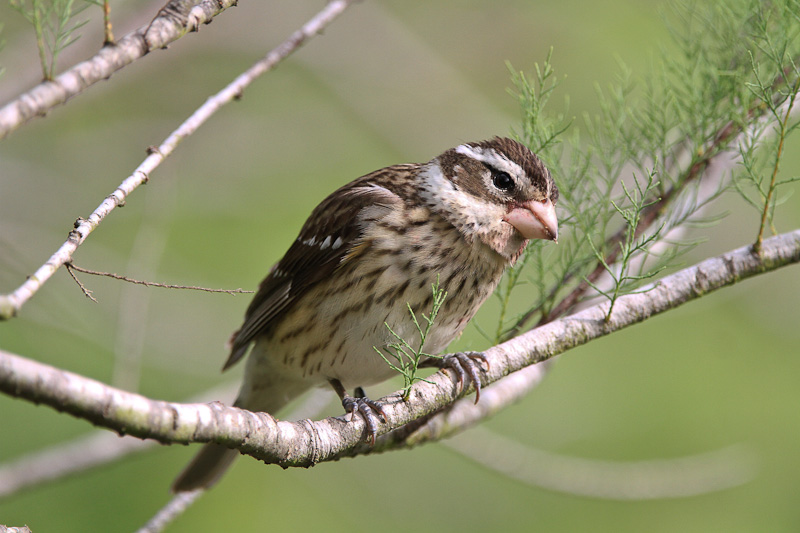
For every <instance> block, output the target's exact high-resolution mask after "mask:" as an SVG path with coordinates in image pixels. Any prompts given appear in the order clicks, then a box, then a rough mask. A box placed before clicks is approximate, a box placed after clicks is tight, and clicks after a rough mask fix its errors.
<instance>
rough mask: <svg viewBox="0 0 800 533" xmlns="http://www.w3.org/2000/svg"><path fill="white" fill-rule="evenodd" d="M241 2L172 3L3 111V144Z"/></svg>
mask: <svg viewBox="0 0 800 533" xmlns="http://www.w3.org/2000/svg"><path fill="white" fill-rule="evenodd" d="M236 3H237V0H213V1H212V0H202V1H200V2H197V1H188V0H170V2H168V3H167V5H165V6H164V7H162V8H161V9H160V10H159V11H158V14H156V16H155V18H154V19H153V20H152V21H151V22H150V23H149V24H147V25H146V26H142V27H141V28H138V29H137V30H134V31H133V32H131V33H129V34H128V35H126V36H125V37H123V38H122V39H120V40H119V41H118V42H117V43H116V44H108V45H106V46H104V47H103V48H101V49H100V51H99V52H97V54H95V56H94V57H92V58H91V59H87V60H86V61H83V62H81V63H78V64H77V65H75V66H73V67H72V68H70V69H69V70H67V71H66V72H64V73H63V74H61V75H59V76H58V77H56V78H55V79H54V80H52V81H44V82H42V83H40V84H39V85H37V86H36V87H34V88H32V89H31V90H29V91H28V92H26V93H23V94H21V95H20V96H18V97H17V98H16V99H15V100H12V101H11V102H9V103H8V104H6V105H5V106H3V107H2V109H0V140H2V139H4V138H6V137H7V136H9V135H10V134H11V133H12V132H13V131H14V130H16V129H17V128H19V127H20V126H22V125H23V124H25V123H26V122H28V121H29V120H31V119H33V118H35V117H37V116H44V115H46V114H47V112H48V111H50V110H51V109H53V108H54V107H56V106H58V105H61V104H63V103H65V102H66V101H67V100H69V99H70V98H72V97H73V96H76V95H78V94H80V93H81V92H83V91H84V90H86V89H88V88H89V87H91V86H92V85H94V84H95V83H97V82H98V81H102V80H105V79H108V78H109V77H110V76H111V75H112V74H113V73H114V72H116V71H118V70H120V69H122V68H123V67H125V66H127V65H130V64H131V63H133V62H134V61H136V60H137V59H139V58H141V57H143V56H145V55H147V54H149V53H150V52H152V51H153V50H158V49H160V48H165V47H166V46H167V45H169V44H170V43H172V42H174V41H177V40H178V39H179V38H181V37H183V36H184V35H185V34H186V33H187V32H190V31H198V30H199V29H200V25H201V24H208V23H210V22H211V20H212V19H213V18H214V17H215V16H217V15H218V14H220V13H222V12H223V11H224V10H225V9H227V8H229V7H231V6H233V5H236Z"/></svg>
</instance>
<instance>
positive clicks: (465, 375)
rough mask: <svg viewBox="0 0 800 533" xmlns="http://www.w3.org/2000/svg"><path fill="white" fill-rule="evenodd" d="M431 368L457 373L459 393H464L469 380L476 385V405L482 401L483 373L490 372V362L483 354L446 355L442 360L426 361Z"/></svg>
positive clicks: (460, 353) (461, 353)
mask: <svg viewBox="0 0 800 533" xmlns="http://www.w3.org/2000/svg"><path fill="white" fill-rule="evenodd" d="M426 362H427V363H430V364H431V366H435V367H438V368H440V369H445V368H449V369H452V370H453V371H454V372H455V373H456V378H457V380H458V381H457V383H456V386H457V387H458V390H459V391H463V390H464V387H465V382H466V380H467V379H469V380H471V381H472V383H473V384H474V385H475V403H478V400H480V399H481V371H484V372H487V371H488V370H489V360H488V359H487V358H486V355H485V354H483V353H482V352H458V353H454V354H449V355H445V356H443V357H442V358H432V359H428V361H426Z"/></svg>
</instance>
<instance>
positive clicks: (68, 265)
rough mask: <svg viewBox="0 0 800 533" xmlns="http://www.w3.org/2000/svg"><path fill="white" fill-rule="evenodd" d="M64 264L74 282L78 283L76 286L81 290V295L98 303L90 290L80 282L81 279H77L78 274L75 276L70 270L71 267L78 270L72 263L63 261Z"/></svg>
mask: <svg viewBox="0 0 800 533" xmlns="http://www.w3.org/2000/svg"><path fill="white" fill-rule="evenodd" d="M64 266H66V267H67V272H69V275H70V276H71V277H72V279H74V280H75V283H77V284H78V287H80V288H81V291H83V295H84V296H86V297H87V298H89V299H90V300H91V301H93V302H94V303H98V302H97V298H95V297H94V296H92V291H90V290H89V289H87V288H86V286H85V285H84V284H83V283H81V280H79V279H78V276H76V275H75V273H74V272H73V271H72V269H73V268H74V269H75V270H78V268H77V267H75V266H74V265H73V264H72V263H65V264H64Z"/></svg>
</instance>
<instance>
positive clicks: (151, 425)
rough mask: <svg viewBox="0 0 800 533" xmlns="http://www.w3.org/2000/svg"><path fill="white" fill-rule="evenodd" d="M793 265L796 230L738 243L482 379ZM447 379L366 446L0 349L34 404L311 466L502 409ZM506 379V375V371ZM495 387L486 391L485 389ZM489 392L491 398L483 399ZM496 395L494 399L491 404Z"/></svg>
mask: <svg viewBox="0 0 800 533" xmlns="http://www.w3.org/2000/svg"><path fill="white" fill-rule="evenodd" d="M797 262H800V230H795V231H793V232H789V233H785V234H782V235H779V236H777V237H773V238H771V239H768V240H765V241H764V243H763V247H762V250H761V255H760V256H759V255H756V254H754V253H753V251H752V248H751V247H749V246H748V247H743V248H740V249H738V250H734V251H732V252H729V253H727V254H724V255H722V256H719V257H715V258H711V259H707V260H705V261H703V262H701V263H699V264H697V265H695V266H694V267H691V268H687V269H685V270H681V271H680V272H677V273H675V274H672V275H670V276H667V277H665V278H663V279H662V280H660V281H658V282H656V283H655V284H653V285H652V287H651V288H650V290H647V291H646V292H641V293H636V294H629V295H625V296H622V297H620V298H619V299H618V300H617V302H616V304H615V311H614V313H613V314H612V316H611V320H610V321H606V320H605V316H606V314H607V312H608V309H607V307H608V305H609V304H608V302H603V303H601V304H598V305H595V306H593V307H590V308H588V309H586V310H584V311H581V312H580V313H577V314H575V315H571V316H569V317H565V318H562V319H559V320H555V321H553V322H551V323H549V324H546V325H544V326H542V327H540V328H538V329H536V330H533V331H530V332H528V333H526V334H524V335H521V336H519V337H517V338H514V339H512V340H510V341H508V342H505V343H503V344H500V345H498V346H495V347H492V348H490V349H489V350H487V351H486V356H487V358H488V359H489V361H490V365H491V368H490V370H489V371H488V372H487V373H486V376H485V381H484V383H485V384H490V383H494V382H496V381H498V380H500V379H502V378H504V377H505V376H508V375H509V374H511V373H513V372H517V371H519V370H521V369H523V368H525V367H528V366H529V365H533V364H536V363H540V362H542V361H546V360H547V359H549V358H551V357H553V356H555V355H558V354H560V353H563V352H565V351H566V350H568V349H570V348H574V347H576V346H578V345H582V344H585V343H587V342H589V341H590V340H592V339H595V338H598V337H602V336H605V335H608V334H609V333H612V332H614V331H617V330H619V329H622V328H624V327H627V326H629V325H632V324H636V323H638V322H641V321H643V320H646V319H647V318H649V317H651V316H653V315H656V314H659V313H662V312H664V311H667V310H670V309H674V308H676V307H678V306H680V305H682V304H684V303H686V302H689V301H692V300H694V299H696V298H699V297H701V296H704V295H706V294H708V293H710V292H712V291H714V290H717V289H719V288H722V287H725V286H728V285H732V284H734V283H736V282H738V281H741V280H743V279H746V278H749V277H751V276H754V275H756V274H760V273H763V272H769V271H772V270H775V269H777V268H780V267H782V266H786V265H789V264H793V263H797ZM455 379H456V378H455V376H451V375H449V374H445V373H442V372H438V373H436V374H434V375H433V376H431V378H430V380H429V381H430V382H429V383H425V382H420V383H418V384H417V385H415V386H414V387H413V389H412V391H411V396H410V400H409V401H403V400H401V399H400V396H399V393H397V394H393V395H390V396H388V397H386V398H384V401H386V407H385V412H386V419H387V424H385V425H384V426H383V427H382V428H381V433H384V434H385V433H387V432H388V431H390V430H392V429H395V428H400V427H401V426H404V425H405V424H408V423H409V422H413V421H415V420H418V419H421V418H423V417H428V416H429V415H431V414H432V413H436V414H435V415H434V416H432V417H430V419H429V420H427V421H426V423H425V424H423V425H421V426H420V425H419V424H417V425H416V426H417V427H414V430H415V431H413V432H411V433H409V432H408V431H403V430H400V431H397V432H394V433H390V434H388V435H386V436H384V437H381V439H379V442H378V443H377V444H376V446H375V447H374V448H370V447H369V446H366V445H365V444H363V443H362V432H363V430H364V423H363V421H362V420H361V418H360V417H357V418H355V419H354V420H353V421H351V422H347V421H345V420H343V419H341V418H327V419H324V420H321V421H317V422H312V421H310V420H301V421H298V422H288V421H280V422H279V421H277V420H275V419H274V418H273V417H272V416H270V415H269V414H266V413H252V412H249V411H245V410H242V409H238V408H235V407H227V406H224V405H222V404H219V403H211V404H179V403H172V402H163V401H157V400H151V399H149V398H145V397H144V396H141V395H139V394H134V393H130V392H125V391H122V390H119V389H115V388H112V387H109V386H107V385H104V384H102V383H100V382H98V381H95V380H92V379H89V378H85V377H82V376H79V375H77V374H73V373H71V372H67V371H64V370H59V369H57V368H53V367H51V366H48V365H44V364H41V363H37V362H35V361H31V360H28V359H25V358H22V357H19V356H16V355H13V354H10V353H8V352H4V351H0V390H2V391H3V392H5V393H6V394H9V395H11V396H16V397H19V398H23V399H26V400H29V401H32V402H35V403H44V404H46V405H49V406H51V407H53V408H55V409H56V410H59V411H64V412H68V413H71V414H73V415H75V416H77V417H79V418H83V419H85V420H88V421H90V422H92V423H94V424H96V425H98V426H102V427H106V428H109V429H112V430H115V431H117V432H119V433H121V434H130V435H132V436H135V437H139V438H151V439H156V440H158V441H161V442H164V443H189V442H216V443H219V444H222V445H225V446H229V447H233V448H237V449H239V450H240V451H241V452H242V453H245V454H248V455H251V456H253V457H255V458H257V459H260V460H262V461H265V462H267V463H275V464H278V465H281V466H283V467H290V466H304V467H307V466H312V465H314V464H316V463H318V462H320V461H327V460H331V459H336V458H338V457H341V456H345V455H356V454H361V453H370V452H373V451H382V450H386V449H391V448H396V447H400V446H408V445H410V444H417V443H420V442H425V441H428V440H435V439H440V438H442V437H444V436H446V435H449V434H452V433H454V432H456V431H460V430H462V429H464V428H465V427H467V426H469V425H471V424H474V423H476V422H478V421H480V420H481V419H482V418H484V417H485V416H487V414H489V413H492V412H494V411H496V410H497V409H499V408H500V407H502V406H503V405H504V404H503V402H504V401H506V402H507V400H503V396H502V395H499V396H492V395H489V394H484V395H482V400H481V403H480V404H479V405H476V406H472V407H470V406H468V405H466V404H467V401H460V402H457V403H456V404H455V405H454V406H452V407H451V408H449V409H446V410H442V409H443V408H445V407H447V406H449V405H450V404H452V403H453V402H454V401H455V400H456V398H457V396H458V395H457V393H456V391H455ZM510 379H514V378H513V377H511V378H510ZM496 389H497V388H495V387H492V388H489V389H487V390H486V392H487V393H489V392H490V391H494V390H496ZM493 398H494V400H493ZM493 401H496V402H498V403H492V402H493Z"/></svg>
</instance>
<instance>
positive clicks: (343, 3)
mask: <svg viewBox="0 0 800 533" xmlns="http://www.w3.org/2000/svg"><path fill="white" fill-rule="evenodd" d="M352 2H353V0H333V1H331V2H329V3H328V5H327V6H325V8H324V9H323V10H322V11H320V12H319V13H317V14H316V15H314V17H312V18H311V19H310V20H309V21H308V22H306V24H305V25H303V27H302V28H300V29H299V30H297V31H296V32H294V33H293V34H292V35H291V36H289V38H288V39H286V40H285V41H284V42H282V43H281V44H280V45H278V47H276V48H274V49H273V50H272V51H271V52H269V53H268V54H267V55H266V56H265V57H264V58H262V59H261V60H259V61H258V62H256V63H255V64H254V65H253V66H252V67H250V68H249V69H248V70H247V71H245V72H244V73H242V74H241V75H239V77H237V78H236V79H235V80H234V81H232V82H231V83H230V84H229V85H228V86H227V87H225V88H224V89H223V90H221V91H220V92H218V93H217V94H216V95H214V96H212V97H211V98H209V99H208V100H206V102H205V103H204V104H203V105H202V106H201V107H200V108H198V109H197V110H196V111H195V112H194V113H193V114H192V115H191V116H190V117H189V118H188V119H186V121H185V122H184V123H183V124H181V125H180V126H179V127H178V129H176V130H175V131H174V132H172V133H171V134H170V135H169V137H167V139H166V140H164V142H162V143H161V145H160V146H158V147H154V148H151V149H150V150H149V152H150V155H148V157H147V158H146V159H145V160H144V161H143V162H142V164H141V165H139V166H138V167H137V168H136V170H134V171H133V174H131V175H130V176H128V177H127V178H126V179H125V180H124V181H123V182H122V183H121V184H120V185H119V186H118V187H117V188H116V190H114V192H112V193H111V194H110V195H109V196H107V197H106V199H105V200H103V202H102V203H101V204H100V205H99V206H98V207H97V209H95V210H94V211H93V212H92V214H91V215H89V218H86V219H84V218H79V219H78V220H76V221H75V225H74V229H73V230H72V231H70V233H69V237H68V238H67V240H66V242H64V244H62V245H61V247H60V248H59V249H58V250H57V251H56V252H55V253H54V254H53V255H52V256H51V257H50V259H48V261H47V262H46V263H45V264H44V265H42V266H41V267H39V269H38V270H37V271H36V272H35V273H34V274H33V275H32V276H30V277H28V279H27V280H26V281H25V283H23V284H22V285H20V287H19V288H17V289H16V290H15V291H14V292H12V293H10V294H5V295H0V320H7V319H9V318H11V317H13V316H15V315H16V314H17V312H18V311H19V310H20V309H21V308H22V306H23V305H24V304H25V302H27V301H28V300H29V299H30V298H31V297H32V296H33V295H34V294H36V292H37V291H38V290H39V289H40V288H41V287H42V285H43V284H44V283H45V282H46V281H47V280H48V279H50V277H51V276H52V275H53V274H54V273H55V272H56V270H58V269H59V268H60V267H61V266H62V265H63V264H64V263H68V262H70V261H71V260H72V254H73V253H75V250H77V249H78V247H79V246H80V245H81V244H83V241H85V240H86V238H87V237H88V236H89V234H90V233H91V232H92V231H94V229H95V228H96V227H97V226H98V225H99V224H100V223H101V222H102V221H103V220H104V219H105V218H106V216H108V214H110V213H111V212H112V211H113V210H114V209H115V208H116V207H120V206H122V205H124V203H125V199H126V198H127V197H128V196H129V195H130V194H131V193H132V192H133V191H135V190H136V189H137V188H138V187H139V186H140V185H142V184H143V183H147V181H148V180H149V179H150V174H151V173H152V172H153V170H155V169H156V168H157V167H158V166H159V165H160V164H161V162H162V161H164V159H166V158H167V156H169V155H170V154H172V152H173V151H175V149H176V148H177V146H178V144H180V142H181V141H182V140H183V139H185V138H186V137H188V136H189V135H191V134H192V133H194V132H195V130H197V129H198V128H199V127H200V126H201V125H202V124H203V123H205V121H206V120H208V119H209V118H210V117H211V116H212V115H213V114H214V113H215V112H216V111H217V110H218V109H219V108H221V107H222V106H223V105H225V104H227V103H229V102H231V101H232V100H234V99H236V98H240V97H241V96H242V93H243V92H244V90H245V89H246V88H247V87H248V86H249V85H250V84H251V83H252V82H253V81H255V79H256V78H258V77H259V76H261V75H262V74H265V73H266V72H269V71H270V70H272V68H274V67H275V65H277V64H278V63H280V62H281V61H282V60H284V59H286V58H287V57H288V56H289V55H291V54H292V52H294V51H295V50H297V49H298V48H300V46H302V45H303V44H304V43H305V42H306V41H307V40H309V39H311V38H312V37H314V36H316V35H317V34H319V33H320V32H322V30H323V29H324V28H325V27H326V26H327V25H328V24H330V23H331V22H333V21H334V20H335V19H336V17H338V16H339V15H340V14H341V13H342V12H343V11H344V10H345V9H346V8H347V7H348V6H349V5H350V4H351V3H352ZM170 5H172V4H170Z"/></svg>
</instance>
